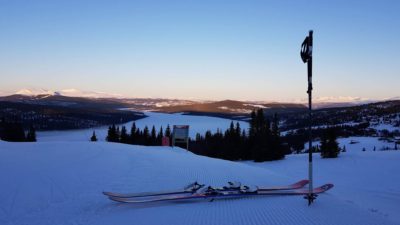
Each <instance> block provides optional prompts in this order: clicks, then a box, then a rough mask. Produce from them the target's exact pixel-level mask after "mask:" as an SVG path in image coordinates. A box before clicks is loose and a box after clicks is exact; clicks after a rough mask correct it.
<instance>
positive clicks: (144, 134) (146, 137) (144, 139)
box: [143, 126, 150, 145]
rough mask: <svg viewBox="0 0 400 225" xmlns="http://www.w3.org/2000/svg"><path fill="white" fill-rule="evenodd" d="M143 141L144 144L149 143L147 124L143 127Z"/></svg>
mask: <svg viewBox="0 0 400 225" xmlns="http://www.w3.org/2000/svg"><path fill="white" fill-rule="evenodd" d="M143 142H144V145H149V144H150V134H149V128H148V127H147V126H145V127H144V129H143Z"/></svg>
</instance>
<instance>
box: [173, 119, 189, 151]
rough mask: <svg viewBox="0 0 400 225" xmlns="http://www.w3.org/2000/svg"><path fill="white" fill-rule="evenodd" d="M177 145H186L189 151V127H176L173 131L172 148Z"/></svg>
mask: <svg viewBox="0 0 400 225" xmlns="http://www.w3.org/2000/svg"><path fill="white" fill-rule="evenodd" d="M176 143H186V149H189V125H174V126H173V130H172V146H175V144H176Z"/></svg>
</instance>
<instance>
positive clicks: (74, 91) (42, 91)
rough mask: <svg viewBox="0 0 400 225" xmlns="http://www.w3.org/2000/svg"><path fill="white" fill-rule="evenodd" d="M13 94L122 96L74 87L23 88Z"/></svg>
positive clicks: (84, 96) (83, 96) (86, 96)
mask: <svg viewBox="0 0 400 225" xmlns="http://www.w3.org/2000/svg"><path fill="white" fill-rule="evenodd" d="M14 94H15V95H24V96H46V95H50V96H51V95H53V96H67V97H82V98H122V97H123V96H122V95H119V94H109V93H105V92H95V91H81V90H78V89H75V88H70V89H63V90H60V91H52V90H47V89H42V88H25V89H21V90H19V91H17V92H15V93H14Z"/></svg>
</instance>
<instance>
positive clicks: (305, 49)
mask: <svg viewBox="0 0 400 225" xmlns="http://www.w3.org/2000/svg"><path fill="white" fill-rule="evenodd" d="M312 50H313V31H312V30H310V32H309V34H308V36H307V37H306V39H305V40H304V42H303V44H302V46H301V52H300V55H301V58H302V60H303V62H304V63H307V72H308V89H307V93H308V116H309V124H308V179H309V181H310V182H309V186H308V187H309V190H308V195H307V196H305V198H306V199H307V200H308V205H311V203H312V202H313V201H314V200H315V199H316V197H317V195H315V194H314V193H313V192H312V190H313V164H312V89H313V87H312Z"/></svg>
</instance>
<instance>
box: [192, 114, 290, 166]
mask: <svg viewBox="0 0 400 225" xmlns="http://www.w3.org/2000/svg"><path fill="white" fill-rule="evenodd" d="M249 125H250V127H249V130H248V132H246V130H245V129H241V127H240V124H239V123H236V125H235V124H234V123H233V122H231V124H230V127H229V128H228V129H227V130H226V131H225V132H222V131H221V130H217V132H216V133H214V134H213V133H211V131H207V132H206V133H205V134H204V136H203V135H200V134H197V135H196V140H195V141H191V142H190V145H189V146H190V150H191V151H193V152H195V153H197V154H201V155H205V156H209V157H214V158H221V159H227V160H254V161H256V162H262V161H270V160H278V159H283V158H284V157H285V154H286V153H290V151H289V150H288V148H287V147H286V146H285V145H283V144H282V142H281V138H280V132H279V119H278V116H277V114H275V115H274V116H273V117H272V119H269V118H266V117H265V116H264V111H263V110H262V109H258V110H257V111H253V112H252V113H251V116H250V124H249Z"/></svg>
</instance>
